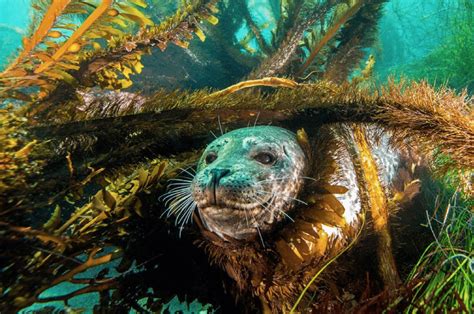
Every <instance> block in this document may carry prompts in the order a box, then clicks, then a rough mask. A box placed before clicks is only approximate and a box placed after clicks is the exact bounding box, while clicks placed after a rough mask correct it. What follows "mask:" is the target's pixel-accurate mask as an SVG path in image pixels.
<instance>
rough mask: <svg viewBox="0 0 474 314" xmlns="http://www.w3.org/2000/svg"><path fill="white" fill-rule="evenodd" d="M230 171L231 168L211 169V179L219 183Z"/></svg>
mask: <svg viewBox="0 0 474 314" xmlns="http://www.w3.org/2000/svg"><path fill="white" fill-rule="evenodd" d="M229 172H230V170H229V169H222V168H215V169H212V170H211V180H212V181H214V183H215V184H216V185H217V184H219V181H220V180H221V179H222V178H223V177H225V176H226V175H227V174H228V173H229Z"/></svg>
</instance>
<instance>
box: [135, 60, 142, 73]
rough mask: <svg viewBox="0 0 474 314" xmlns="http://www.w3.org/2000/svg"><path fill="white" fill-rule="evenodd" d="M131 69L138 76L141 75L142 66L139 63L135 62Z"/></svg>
mask: <svg viewBox="0 0 474 314" xmlns="http://www.w3.org/2000/svg"><path fill="white" fill-rule="evenodd" d="M133 69H134V70H135V73H137V74H140V73H142V69H143V64H142V63H141V62H140V61H137V62H136V63H135V64H134V65H133Z"/></svg>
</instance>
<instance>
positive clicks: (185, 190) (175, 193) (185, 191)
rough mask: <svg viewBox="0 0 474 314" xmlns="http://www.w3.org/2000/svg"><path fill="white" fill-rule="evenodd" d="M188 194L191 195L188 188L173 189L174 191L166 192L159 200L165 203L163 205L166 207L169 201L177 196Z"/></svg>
mask: <svg viewBox="0 0 474 314" xmlns="http://www.w3.org/2000/svg"><path fill="white" fill-rule="evenodd" d="M190 194H191V189H190V188H180V189H175V190H172V191H169V192H167V193H166V194H163V195H162V199H161V200H162V201H165V205H168V203H169V201H172V200H173V199H174V198H176V197H177V196H183V195H190Z"/></svg>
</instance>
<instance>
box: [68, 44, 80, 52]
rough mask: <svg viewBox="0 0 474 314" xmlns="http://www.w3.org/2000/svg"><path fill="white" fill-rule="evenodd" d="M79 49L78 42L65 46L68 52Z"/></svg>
mask: <svg viewBox="0 0 474 314" xmlns="http://www.w3.org/2000/svg"><path fill="white" fill-rule="evenodd" d="M79 50H81V45H80V44H78V43H74V44H72V45H71V46H69V47H68V48H67V51H69V52H78V51H79Z"/></svg>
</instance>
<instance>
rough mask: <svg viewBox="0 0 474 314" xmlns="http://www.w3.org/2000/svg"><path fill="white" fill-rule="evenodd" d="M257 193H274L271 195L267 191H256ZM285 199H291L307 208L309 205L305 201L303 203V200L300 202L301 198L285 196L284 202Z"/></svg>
mask: <svg viewBox="0 0 474 314" xmlns="http://www.w3.org/2000/svg"><path fill="white" fill-rule="evenodd" d="M256 193H261V194H273V193H271V192H266V191H256ZM285 198H289V199H291V200H293V201H296V202H298V203H301V204H303V205H306V206H307V205H308V203H306V202H305V201H302V200H300V199H299V198H296V197H291V196H289V195H284V196H283V200H284V199H285Z"/></svg>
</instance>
